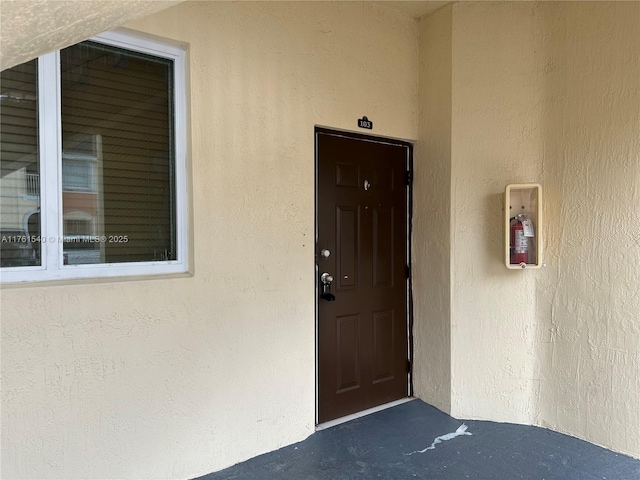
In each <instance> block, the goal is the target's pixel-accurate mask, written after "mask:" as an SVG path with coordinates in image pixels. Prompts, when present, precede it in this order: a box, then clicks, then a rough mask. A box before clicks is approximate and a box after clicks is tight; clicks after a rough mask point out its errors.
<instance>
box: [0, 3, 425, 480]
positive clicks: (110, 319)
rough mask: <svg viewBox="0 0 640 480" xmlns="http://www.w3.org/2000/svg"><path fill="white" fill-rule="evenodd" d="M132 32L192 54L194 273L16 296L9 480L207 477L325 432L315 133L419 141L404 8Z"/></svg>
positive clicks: (188, 10) (6, 410) (266, 16)
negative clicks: (318, 368) (320, 413)
mask: <svg viewBox="0 0 640 480" xmlns="http://www.w3.org/2000/svg"><path fill="white" fill-rule="evenodd" d="M129 27H131V28H134V29H136V30H142V31H144V32H148V33H150V34H154V35H158V36H161V37H166V38H170V39H174V40H177V41H181V42H186V43H188V44H189V57H190V58H189V63H190V70H189V71H190V77H191V79H190V80H191V91H190V98H191V115H190V123H191V178H192V188H191V197H192V204H191V206H192V217H193V225H192V228H193V234H192V240H193V245H192V247H193V249H192V252H193V275H190V276H185V277H181V278H152V279H139V280H126V281H120V282H116V281H113V282H108V281H103V282H100V283H96V284H92V283H88V282H82V284H79V283H70V284H66V285H50V286H32V287H24V286H23V287H18V288H12V289H3V291H2V298H1V300H2V336H3V337H2V374H3V375H2V382H3V383H2V395H3V403H2V416H3V417H2V434H3V445H2V446H3V451H2V468H3V472H2V473H3V474H2V477H3V478H20V477H30V478H64V479H70V478H193V477H196V476H198V475H201V474H205V473H209V472H211V471H214V470H217V469H220V468H223V467H226V466H229V465H232V464H234V463H236V462H238V461H241V460H245V459H247V458H249V457H252V456H255V455H258V454H260V453H263V452H266V451H270V450H273V449H276V448H279V447H281V446H283V445H288V444H290V443H292V442H295V441H298V440H301V439H303V438H305V437H306V436H308V435H310V434H311V433H313V432H314V428H315V398H316V392H315V341H314V338H315V315H314V308H315V292H316V291H315V278H314V274H313V270H314V256H315V255H314V254H315V252H314V238H313V237H314V127H315V125H332V126H335V127H336V128H340V129H344V130H358V127H357V119H358V118H361V117H362V116H363V115H367V116H368V117H369V119H370V120H372V121H373V122H374V129H373V131H372V133H374V134H376V135H383V136H389V137H396V138H409V139H410V138H415V137H416V135H417V128H416V122H415V111H416V100H417V44H416V38H417V24H416V22H415V21H414V20H413V19H411V18H409V17H407V16H406V15H404V14H403V13H401V12H396V11H394V10H392V9H387V8H385V7H383V6H380V5H364V4H361V3H348V2H347V3H346V4H343V3H342V2H337V3H334V2H319V3H310V2H295V3H286V2H285V3H273V2H197V3H191V2H187V3H184V4H180V5H178V6H176V7H173V8H170V9H168V10H166V11H163V12H160V13H158V14H156V15H154V16H153V17H149V18H147V19H145V20H141V21H139V22H136V23H135V24H131V25H129ZM35 439H38V440H37V441H35Z"/></svg>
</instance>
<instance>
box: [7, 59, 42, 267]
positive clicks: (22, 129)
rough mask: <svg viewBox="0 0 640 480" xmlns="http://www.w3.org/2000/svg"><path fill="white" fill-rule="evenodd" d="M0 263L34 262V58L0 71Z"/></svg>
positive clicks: (37, 219)
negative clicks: (0, 193)
mask: <svg viewBox="0 0 640 480" xmlns="http://www.w3.org/2000/svg"><path fill="white" fill-rule="evenodd" d="M0 109H1V111H2V115H1V120H0V134H1V138H0V191H1V192H2V195H0V213H1V215H0V237H1V238H0V266H2V267H24V266H34V265H40V213H39V212H40V165H39V159H38V95H37V61H36V60H33V61H31V62H28V63H25V64H22V65H19V66H17V67H13V68H10V69H8V70H4V71H3V72H1V74H0Z"/></svg>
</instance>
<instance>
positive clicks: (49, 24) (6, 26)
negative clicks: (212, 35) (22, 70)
mask: <svg viewBox="0 0 640 480" xmlns="http://www.w3.org/2000/svg"><path fill="white" fill-rule="evenodd" d="M178 3H180V2H179V1H175V0H1V1H0V22H1V23H0V27H1V28H0V52H1V56H0V69H2V70H4V69H5V68H9V67H12V66H14V65H18V64H20V63H23V62H26V61H27V60H31V59H32V58H35V57H37V56H38V55H42V54H44V53H47V52H50V51H53V50H56V49H59V48H64V47H68V46H69V45H73V44H74V43H77V42H80V41H82V40H86V39H87V38H89V37H91V36H93V35H96V34H98V33H101V32H104V31H105V30H109V29H111V28H115V27H119V26H120V25H122V24H123V23H124V22H127V21H129V20H132V19H134V18H139V17H144V16H145V15H149V14H152V13H154V12H157V11H159V10H162V9H164V8H168V7H170V6H172V5H176V4H178Z"/></svg>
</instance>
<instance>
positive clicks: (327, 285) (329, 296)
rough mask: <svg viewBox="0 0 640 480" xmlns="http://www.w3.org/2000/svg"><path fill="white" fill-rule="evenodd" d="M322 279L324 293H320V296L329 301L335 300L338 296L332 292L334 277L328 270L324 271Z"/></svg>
mask: <svg viewBox="0 0 640 480" xmlns="http://www.w3.org/2000/svg"><path fill="white" fill-rule="evenodd" d="M320 281H321V282H322V293H321V294H320V298H322V299H323V300H326V301H328V302H333V301H335V299H336V296H335V295H334V294H333V293H331V282H333V277H332V276H331V275H329V274H328V273H327V272H324V273H323V274H322V275H320Z"/></svg>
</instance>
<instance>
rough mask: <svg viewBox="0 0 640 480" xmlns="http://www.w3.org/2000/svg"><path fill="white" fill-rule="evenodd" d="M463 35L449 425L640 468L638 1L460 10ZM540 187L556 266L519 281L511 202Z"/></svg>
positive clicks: (457, 79)
mask: <svg viewBox="0 0 640 480" xmlns="http://www.w3.org/2000/svg"><path fill="white" fill-rule="evenodd" d="M446 21H447V20H446V19H445V22H446ZM452 25H453V26H452V58H453V61H452V87H451V103H452V109H451V110H452V122H451V125H452V127H451V129H452V141H451V178H452V192H451V197H452V199H451V203H452V207H451V213H452V215H451V222H452V230H453V237H452V238H453V244H452V251H451V258H452V273H451V276H452V278H451V298H452V301H451V303H452V314H451V316H452V323H451V339H452V340H451V342H452V346H451V364H452V365H451V370H452V374H451V377H452V380H451V381H452V387H451V388H452V393H451V396H452V406H451V413H452V414H453V415H454V416H456V417H472V418H482V419H492V420H498V421H511V422H522V423H534V424H539V425H542V426H546V427H550V428H553V429H556V430H559V431H561V432H565V433H569V434H571V435H575V436H578V437H580V438H584V439H586V440H589V441H591V442H594V443H597V444H600V445H604V446H607V447H609V448H613V449H615V450H617V451H621V452H624V453H628V454H631V455H633V456H636V457H640V403H639V402H640V237H639V236H638V235H639V234H638V232H640V216H639V211H640V210H639V209H638V205H640V148H639V147H640V36H639V35H638V31H640V4H638V3H631V2H628V3H620V2H614V3H603V2H592V3H582V2H575V3H574V2H570V3H543V4H535V3H511V4H480V3H458V4H455V5H454V6H453V23H452ZM427 68H428V67H427ZM443 93H444V94H445V95H446V94H447V91H446V90H445V91H443ZM531 181H535V182H540V183H542V185H543V188H544V197H543V203H544V205H543V208H544V218H545V219H546V225H545V238H544V243H545V252H544V261H545V262H546V263H547V264H548V266H547V268H543V269H540V270H535V271H534V270H529V271H508V270H506V269H505V268H504V266H503V265H502V261H503V259H502V245H501V241H500V239H501V238H502V232H503V230H502V229H503V226H502V224H501V218H502V201H501V193H502V191H503V190H504V186H505V185H506V184H508V183H516V182H531ZM427 400H428V399H427Z"/></svg>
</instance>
